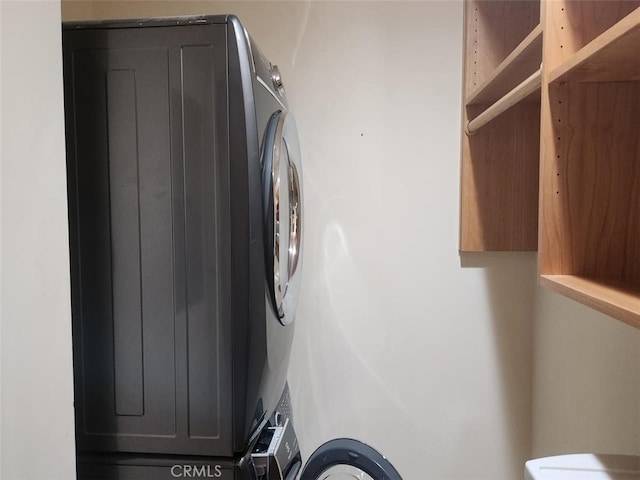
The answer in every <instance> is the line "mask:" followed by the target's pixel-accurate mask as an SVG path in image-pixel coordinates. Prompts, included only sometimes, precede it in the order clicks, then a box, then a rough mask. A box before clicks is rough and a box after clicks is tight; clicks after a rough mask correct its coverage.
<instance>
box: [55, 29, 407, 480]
mask: <svg viewBox="0 0 640 480" xmlns="http://www.w3.org/2000/svg"><path fill="white" fill-rule="evenodd" d="M63 47H64V48H63V50H64V81H65V112H66V114H65V116H66V132H67V170H68V192H69V195H68V197H69V226H70V252H71V274H72V308H73V337H74V338H73V339H74V342H73V345H74V357H73V358H74V377H75V378H74V384H75V410H76V445H77V470H78V478H80V479H94V478H96V479H97V478H100V479H136V480H138V479H154V480H157V479H163V478H166V479H173V478H181V477H182V478H247V479H281V480H282V479H294V478H297V477H302V478H303V479H305V480H306V479H312V478H326V477H328V476H332V475H333V474H335V475H346V476H355V475H357V476H358V478H363V475H368V476H369V477H370V478H399V476H398V474H397V472H396V471H395V470H394V469H393V467H392V466H391V465H390V464H389V463H388V462H387V461H386V460H385V459H384V457H382V456H381V455H380V454H379V453H377V452H376V451H375V450H373V449H372V448H370V447H368V446H366V445H364V444H362V443H360V442H357V441H353V440H347V439H338V440H334V441H331V442H328V443H327V444H325V445H323V446H322V447H320V448H319V449H318V450H317V451H316V452H315V453H314V454H313V455H312V456H311V457H310V459H309V461H308V462H307V463H306V465H305V466H304V468H302V459H301V456H300V449H299V447H298V442H297V438H296V434H295V431H294V429H293V418H292V414H291V408H290V400H289V391H288V387H287V383H286V376H287V368H288V364H289V354H290V348H291V342H292V339H293V328H294V325H295V322H294V318H295V309H296V302H297V296H298V290H299V285H300V273H301V258H302V257H301V248H302V228H303V225H302V217H303V202H302V199H303V196H302V195H303V193H302V170H301V163H300V148H299V145H298V138H297V131H296V126H295V123H294V120H293V117H292V115H291V113H290V112H289V110H288V107H287V100H286V94H285V90H284V86H283V83H282V79H281V78H280V74H279V72H278V69H277V67H275V66H273V65H272V64H271V63H270V62H269V61H268V60H267V59H266V58H265V57H264V56H263V55H262V53H261V52H260V50H259V49H258V47H257V46H256V44H255V43H254V42H253V40H252V39H251V37H250V36H249V35H248V34H247V32H246V30H245V29H244V28H243V26H242V25H241V23H240V22H239V21H238V19H237V18H235V17H234V16H195V17H178V18H156V19H144V20H120V21H104V22H83V23H67V24H65V25H64V28H63Z"/></svg>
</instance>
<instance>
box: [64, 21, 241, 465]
mask: <svg viewBox="0 0 640 480" xmlns="http://www.w3.org/2000/svg"><path fill="white" fill-rule="evenodd" d="M64 50H65V102H66V110H67V125H66V127H67V150H68V168H69V202H70V233H71V254H72V284H73V291H72V295H73V329H74V366H75V386H76V410H77V413H76V428H77V443H78V449H79V450H108V451H124V452H127V451H128V452H136V451H140V452H147V453H172V454H181V453H188V454H207V455H232V454H233V445H232V441H231V436H232V421H231V419H232V399H231V395H232V388H231V385H232V382H231V373H232V372H231V369H232V368H231V353H232V352H231V345H230V342H228V341H224V339H228V338H230V336H231V318H230V309H231V307H230V276H231V273H230V268H231V267H230V260H229V255H228V252H229V249H230V243H231V240H230V233H229V228H228V226H229V223H230V218H229V216H230V213H229V209H230V207H229V203H230V200H229V195H230V193H229V180H228V179H229V172H228V169H229V152H228V148H229V146H228V112H227V52H226V26H225V25H198V26H193V25H192V26H189V27H188V28H186V27H164V28H162V29H151V28H150V29H146V28H145V29H138V28H122V29H93V30H84V31H83V30H78V31H75V30H73V29H70V30H67V31H65V35H64Z"/></svg>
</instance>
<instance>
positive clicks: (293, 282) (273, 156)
mask: <svg viewBox="0 0 640 480" xmlns="http://www.w3.org/2000/svg"><path fill="white" fill-rule="evenodd" d="M262 161H263V164H262V180H263V195H264V198H263V205H264V219H265V247H266V248H265V257H266V263H267V269H266V271H267V284H268V286H269V295H270V297H271V304H272V306H273V309H274V312H275V314H276V316H277V317H278V319H279V320H280V322H281V323H282V324H283V325H288V324H290V323H291V322H292V321H293V319H294V316H295V310H296V305H297V303H298V290H299V288H300V270H301V259H302V258H301V254H302V166H301V161H300V146H299V143H298V131H297V129H296V124H295V121H294V119H293V116H292V115H291V114H290V113H288V112H285V111H278V112H276V113H274V114H273V115H272V116H271V118H270V120H269V124H268V126H267V131H266V133H265V137H264V145H263V154H262Z"/></svg>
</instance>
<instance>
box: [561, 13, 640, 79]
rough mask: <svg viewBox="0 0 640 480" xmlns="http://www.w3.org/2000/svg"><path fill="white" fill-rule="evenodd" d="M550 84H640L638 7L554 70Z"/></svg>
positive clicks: (639, 15) (639, 24) (639, 23)
mask: <svg viewBox="0 0 640 480" xmlns="http://www.w3.org/2000/svg"><path fill="white" fill-rule="evenodd" d="M549 81H550V82H621V81H640V7H638V8H636V9H635V10H634V11H633V12H631V13H630V14H629V15H627V16H626V17H624V18H623V19H622V20H620V21H619V22H618V23H616V24H615V25H613V26H612V27H611V28H609V29H608V30H607V31H605V32H604V33H602V34H601V35H600V36H598V37H596V38H595V39H594V40H592V41H591V42H590V43H588V44H587V45H585V46H584V47H583V48H581V49H580V50H578V51H577V52H576V53H575V54H574V55H573V56H571V57H570V58H569V59H568V60H567V61H565V62H564V63H562V64H561V65H559V66H558V67H556V68H555V69H554V70H553V71H552V72H551V76H550V79H549Z"/></svg>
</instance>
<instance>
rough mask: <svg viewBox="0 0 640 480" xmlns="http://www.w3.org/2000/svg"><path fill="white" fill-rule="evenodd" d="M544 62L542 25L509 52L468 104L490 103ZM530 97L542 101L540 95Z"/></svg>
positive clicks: (477, 89)
mask: <svg viewBox="0 0 640 480" xmlns="http://www.w3.org/2000/svg"><path fill="white" fill-rule="evenodd" d="M541 62H542V26H541V25H540V24H538V25H537V26H536V27H535V28H534V29H533V31H532V32H531V33H530V34H529V35H527V36H526V37H525V39H524V40H523V41H522V42H521V43H520V44H519V45H518V46H517V47H516V48H515V50H513V52H511V54H509V56H508V57H507V58H505V59H504V61H503V62H502V63H501V64H500V65H499V66H498V67H497V68H496V69H495V70H494V71H493V73H492V74H491V75H490V76H489V77H488V78H487V79H486V80H485V81H484V82H482V84H481V85H479V86H478V87H476V88H475V89H474V90H473V91H472V92H471V93H470V94H469V95H468V96H467V98H466V100H465V104H466V105H490V104H493V103H495V102H496V101H497V100H498V99H500V98H501V97H502V96H503V95H505V94H506V93H507V92H509V91H510V90H512V89H513V88H514V87H515V86H517V85H518V84H519V83H520V82H522V81H523V80H524V79H525V78H527V77H528V76H529V75H531V74H532V73H533V72H535V71H536V70H538V68H539V67H540V63H541ZM529 99H531V100H533V101H536V100H537V102H540V96H539V95H538V96H533V95H532V96H530V97H529Z"/></svg>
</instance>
